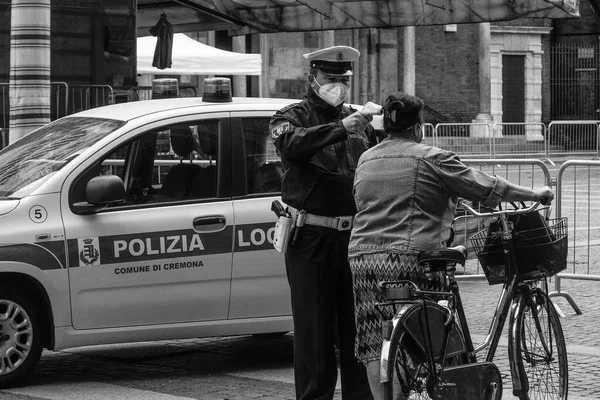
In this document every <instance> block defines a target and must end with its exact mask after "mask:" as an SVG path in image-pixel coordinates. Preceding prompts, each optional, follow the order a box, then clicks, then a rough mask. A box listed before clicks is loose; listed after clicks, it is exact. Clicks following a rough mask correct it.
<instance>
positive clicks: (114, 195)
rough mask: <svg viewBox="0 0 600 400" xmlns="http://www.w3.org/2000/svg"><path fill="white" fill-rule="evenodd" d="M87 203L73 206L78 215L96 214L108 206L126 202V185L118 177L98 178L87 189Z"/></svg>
mask: <svg viewBox="0 0 600 400" xmlns="http://www.w3.org/2000/svg"><path fill="white" fill-rule="evenodd" d="M85 198H86V200H87V201H86V202H82V203H76V204H73V211H74V212H75V213H77V214H94V213H96V212H98V211H100V210H102V209H103V208H105V207H106V206H108V205H110V204H114V203H120V202H122V201H124V200H125V184H124V183H123V180H121V178H119V177H118V176H116V175H101V176H96V177H94V178H92V179H90V181H89V182H88V183H87V185H86V187H85Z"/></svg>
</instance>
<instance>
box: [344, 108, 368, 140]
mask: <svg viewBox="0 0 600 400" xmlns="http://www.w3.org/2000/svg"><path fill="white" fill-rule="evenodd" d="M372 118H373V117H371V119H372ZM369 122H370V120H369V116H365V115H364V114H361V112H360V111H357V112H355V113H354V114H350V115H348V116H347V117H346V118H344V119H343V120H342V124H343V125H344V128H345V129H346V130H347V131H348V133H351V134H352V133H361V132H364V131H365V129H367V126H368V125H369Z"/></svg>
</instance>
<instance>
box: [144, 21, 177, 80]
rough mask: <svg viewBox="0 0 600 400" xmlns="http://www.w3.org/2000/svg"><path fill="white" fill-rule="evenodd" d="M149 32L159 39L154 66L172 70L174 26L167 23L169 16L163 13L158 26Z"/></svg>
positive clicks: (153, 61)
mask: <svg viewBox="0 0 600 400" xmlns="http://www.w3.org/2000/svg"><path fill="white" fill-rule="evenodd" d="M148 30H149V31H150V33H151V34H152V36H155V37H156V38H157V40H156V48H155V49H154V59H153V60H152V66H153V67H156V68H158V69H165V68H171V64H172V59H171V55H172V53H173V25H171V23H170V22H169V21H167V16H166V15H165V14H164V13H163V14H161V16H160V19H159V20H158V22H157V23H156V25H154V26H153V27H152V28H150V29H148Z"/></svg>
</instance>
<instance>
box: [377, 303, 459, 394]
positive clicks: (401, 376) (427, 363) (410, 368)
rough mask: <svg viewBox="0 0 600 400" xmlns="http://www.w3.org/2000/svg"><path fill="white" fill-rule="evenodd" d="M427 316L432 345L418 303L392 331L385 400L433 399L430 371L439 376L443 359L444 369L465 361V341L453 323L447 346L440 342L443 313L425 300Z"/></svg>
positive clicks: (444, 319)
mask: <svg viewBox="0 0 600 400" xmlns="http://www.w3.org/2000/svg"><path fill="white" fill-rule="evenodd" d="M427 313H428V314H427V318H428V322H429V327H428V329H429V332H430V333H431V335H430V337H431V343H432V346H429V344H428V343H429V340H428V336H427V335H428V334H427V327H426V326H425V323H424V321H425V320H424V315H423V311H422V307H421V304H419V303H417V304H414V305H413V306H411V307H409V308H407V309H404V310H403V311H402V316H401V317H400V320H399V321H398V323H397V325H396V327H395V328H394V331H393V332H392V336H391V339H390V347H389V352H388V376H389V377H390V379H389V381H388V382H386V383H384V385H383V386H384V393H385V399H386V400H398V399H402V400H406V399H409V400H429V399H435V398H436V397H435V395H434V391H435V388H434V387H433V380H432V376H433V374H432V370H433V369H435V372H436V374H439V372H440V371H441V366H442V361H444V360H445V361H444V365H445V366H451V365H459V364H462V363H464V362H466V359H467V358H466V350H465V349H466V346H465V340H464V337H463V334H462V332H461V330H460V329H459V327H458V325H457V324H455V323H452V324H451V328H450V333H449V340H448V344H447V346H446V343H445V342H444V341H443V337H444V335H443V334H442V332H444V329H445V327H444V322H445V321H446V320H447V318H448V312H447V310H446V309H445V308H443V307H441V306H439V305H438V304H437V303H434V302H431V301H427ZM444 350H446V356H445V358H444Z"/></svg>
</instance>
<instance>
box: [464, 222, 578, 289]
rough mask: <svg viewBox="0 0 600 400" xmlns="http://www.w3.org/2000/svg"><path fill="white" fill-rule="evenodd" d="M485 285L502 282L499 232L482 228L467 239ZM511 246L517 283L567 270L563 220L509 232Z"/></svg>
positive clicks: (503, 272)
mask: <svg viewBox="0 0 600 400" xmlns="http://www.w3.org/2000/svg"><path fill="white" fill-rule="evenodd" d="M470 241H471V244H472V245H473V250H474V251H475V254H476V255H477V259H478V260H479V262H480V263H481V267H482V268H483V273H484V274H485V276H486V278H487V280H488V283H489V284H490V285H495V284H499V283H503V282H504V280H505V279H506V267H505V266H504V249H503V246H502V238H501V237H500V233H499V232H498V231H495V230H493V229H484V230H481V231H479V232H477V233H476V234H475V235H473V236H472V237H471V238H470ZM512 241H513V246H514V251H515V256H516V260H517V269H516V273H517V276H518V277H519V279H520V280H526V279H541V278H544V277H549V276H552V275H556V274H557V273H559V272H560V271H562V270H564V269H565V268H567V250H568V237H567V219H566V218H558V219H551V220H549V221H548V225H547V226H544V227H542V228H536V229H529V230H521V231H517V230H516V229H515V231H513V238H512Z"/></svg>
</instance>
